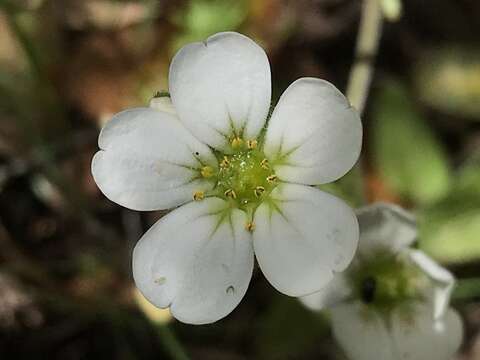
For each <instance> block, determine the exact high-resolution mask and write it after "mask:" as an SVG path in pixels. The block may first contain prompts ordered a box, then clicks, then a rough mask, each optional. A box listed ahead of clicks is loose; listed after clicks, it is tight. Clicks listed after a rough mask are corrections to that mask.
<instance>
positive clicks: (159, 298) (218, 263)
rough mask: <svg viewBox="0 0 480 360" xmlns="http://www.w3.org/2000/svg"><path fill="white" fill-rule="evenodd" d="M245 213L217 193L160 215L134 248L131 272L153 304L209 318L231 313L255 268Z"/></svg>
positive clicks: (201, 320)
mask: <svg viewBox="0 0 480 360" xmlns="http://www.w3.org/2000/svg"><path fill="white" fill-rule="evenodd" d="M245 222H246V216H245V213H243V212H242V211H240V210H238V209H233V210H231V209H230V208H229V205H228V204H227V203H226V202H225V201H223V200H221V199H218V198H207V199H204V200H203V201H201V202H192V203H189V204H186V205H183V206H181V207H180V208H178V209H176V210H174V211H172V212H171V213H169V214H168V215H166V216H165V217H163V218H162V219H160V220H159V221H158V222H157V223H156V224H155V225H153V227H152V228H151V229H150V230H149V231H148V232H147V233H146V234H145V235H144V236H143V237H142V239H140V241H139V242H138V244H137V245H136V247H135V250H134V252H133V277H134V280H135V283H136V284H137V287H138V288H139V289H140V291H141V292H142V293H143V295H144V296H145V297H146V298H147V299H148V300H149V301H150V302H152V303H153V304H154V305H156V306H158V307H161V308H165V307H168V306H170V310H171V312H172V315H173V316H174V317H175V318H177V319H178V320H180V321H182V322H185V323H190V324H205V323H211V322H214V321H217V320H219V319H221V318H223V317H224V316H226V315H228V314H229V313H230V312H231V311H232V310H233V309H234V308H235V307H236V306H237V305H238V303H239V302H240V300H241V299H242V298H243V296H244V294H245V292H246V291H247V287H248V284H249V282H250V278H251V276H252V270H253V249H252V241H251V236H250V233H249V232H247V231H246V230H245Z"/></svg>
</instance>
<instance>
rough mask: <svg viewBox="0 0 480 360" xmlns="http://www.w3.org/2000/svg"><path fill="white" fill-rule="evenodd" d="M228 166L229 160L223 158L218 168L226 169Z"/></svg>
mask: <svg viewBox="0 0 480 360" xmlns="http://www.w3.org/2000/svg"><path fill="white" fill-rule="evenodd" d="M229 165H230V160H228V157H226V156H224V157H223V160H222V161H221V162H220V167H222V168H226V167H228V166H229Z"/></svg>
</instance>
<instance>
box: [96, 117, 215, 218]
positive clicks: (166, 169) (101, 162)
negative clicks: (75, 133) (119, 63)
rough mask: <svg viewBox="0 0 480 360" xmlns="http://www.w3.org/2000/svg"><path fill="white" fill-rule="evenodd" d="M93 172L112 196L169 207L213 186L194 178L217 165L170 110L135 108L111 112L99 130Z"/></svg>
mask: <svg viewBox="0 0 480 360" xmlns="http://www.w3.org/2000/svg"><path fill="white" fill-rule="evenodd" d="M98 145H99V147H100V149H101V150H100V151H99V152H97V153H96V154H95V156H94V158H93V160H92V174H93V178H94V179H95V182H96V183H97V185H98V187H99V188H100V190H101V191H102V192H103V193H104V194H105V196H106V197H108V198H109V199H110V200H112V201H114V202H116V203H118V204H120V205H122V206H125V207H127V208H130V209H134V210H159V209H168V208H171V207H174V206H177V205H180V204H182V203H185V202H187V201H189V200H191V199H192V196H193V193H194V192H195V191H205V190H208V189H210V188H211V187H212V184H211V183H209V182H207V181H206V180H205V179H203V178H199V177H198V174H199V172H198V169H199V168H201V167H202V164H209V165H210V166H213V167H216V166H217V165H216V164H217V161H216V158H215V156H214V155H213V153H212V152H211V150H210V148H209V147H208V146H206V145H204V144H202V143H200V142H199V141H198V140H197V139H195V138H194V137H193V136H192V135H191V134H190V133H189V132H188V131H187V130H186V129H185V128H184V126H183V125H182V124H181V123H180V122H179V121H178V119H177V118H176V117H175V116H173V115H172V114H167V113H165V112H160V111H157V110H155V109H150V108H137V109H130V110H126V111H123V112H121V113H119V114H117V115H115V116H114V117H113V118H112V119H111V120H110V121H109V122H108V123H107V124H106V125H105V127H104V128H103V129H102V131H101V133H100V136H99V139H98Z"/></svg>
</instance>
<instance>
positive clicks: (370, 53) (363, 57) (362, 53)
mask: <svg viewBox="0 0 480 360" xmlns="http://www.w3.org/2000/svg"><path fill="white" fill-rule="evenodd" d="M381 30H382V10H381V7H380V3H379V0H364V2H363V9H362V18H361V20H360V28H359V30H358V35H357V45H356V49H355V62H354V64H353V67H352V70H351V71H350V77H349V80H348V85H347V98H348V99H349V100H350V103H351V104H352V106H353V107H355V108H356V109H357V111H358V112H359V113H360V114H362V113H363V110H364V108H365V102H366V100H367V96H368V89H369V87H370V82H371V80H372V74H373V60H374V59H375V56H376V55H377V50H378V43H379V40H380V35H381Z"/></svg>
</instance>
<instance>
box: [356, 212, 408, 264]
mask: <svg viewBox="0 0 480 360" xmlns="http://www.w3.org/2000/svg"><path fill="white" fill-rule="evenodd" d="M356 213H357V217H358V223H359V225H360V242H359V244H358V251H359V254H361V255H367V256H368V254H371V253H372V251H373V250H375V249H378V248H384V249H389V250H390V251H391V252H392V253H397V252H398V251H400V250H402V249H405V248H407V247H409V246H410V245H412V244H413V243H414V242H415V240H416V238H417V226H416V223H415V219H414V217H413V216H412V215H411V214H409V213H408V212H406V211H405V210H403V209H402V208H400V207H399V206H396V205H393V204H384V203H376V204H373V205H368V206H365V207H363V208H360V209H358V210H357V212H356Z"/></svg>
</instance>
